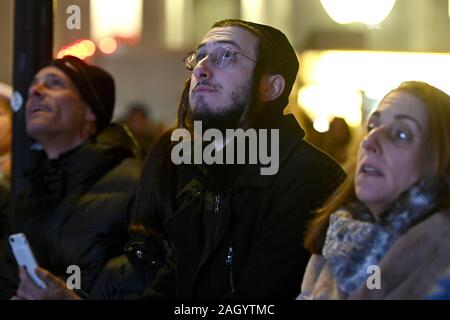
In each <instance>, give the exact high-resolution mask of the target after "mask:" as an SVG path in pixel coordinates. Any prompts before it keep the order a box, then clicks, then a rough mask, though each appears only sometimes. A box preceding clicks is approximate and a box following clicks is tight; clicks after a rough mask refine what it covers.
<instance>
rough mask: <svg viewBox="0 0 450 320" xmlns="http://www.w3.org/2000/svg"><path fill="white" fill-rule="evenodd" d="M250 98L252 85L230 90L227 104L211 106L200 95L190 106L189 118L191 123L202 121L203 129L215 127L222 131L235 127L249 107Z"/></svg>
mask: <svg viewBox="0 0 450 320" xmlns="http://www.w3.org/2000/svg"><path fill="white" fill-rule="evenodd" d="M252 100H253V99H252V85H249V86H247V87H245V88H242V89H241V90H239V92H232V94H231V104H229V105H227V106H218V107H216V108H213V107H212V106H211V105H210V104H209V103H208V102H206V101H205V99H204V97H202V96H200V97H199V98H197V99H196V101H195V107H194V108H192V107H191V108H190V109H191V112H190V115H189V120H190V121H191V123H193V121H202V126H203V129H204V130H206V129H211V128H215V129H219V130H220V131H222V132H224V131H225V129H235V128H237V127H239V124H240V122H241V120H242V118H243V116H244V115H245V114H247V113H248V110H249V109H250V108H251V102H252Z"/></svg>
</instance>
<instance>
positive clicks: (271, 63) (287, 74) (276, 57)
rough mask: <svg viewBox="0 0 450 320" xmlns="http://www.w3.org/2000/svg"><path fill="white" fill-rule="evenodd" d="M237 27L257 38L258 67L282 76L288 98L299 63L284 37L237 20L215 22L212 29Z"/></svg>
mask: <svg viewBox="0 0 450 320" xmlns="http://www.w3.org/2000/svg"><path fill="white" fill-rule="evenodd" d="M226 26H239V27H241V28H244V29H247V30H248V31H250V32H251V33H253V34H255V35H256V36H258V37H259V38H260V39H261V40H262V41H261V43H260V53H259V57H258V65H259V66H260V67H263V68H266V69H268V70H269V71H273V72H275V73H278V74H280V75H282V76H283V78H284V80H285V81H286V85H285V90H284V95H286V96H288V95H289V93H290V92H291V90H292V86H293V84H294V82H295V79H296V77H297V73H298V69H299V62H298V59H297V55H296V53H295V50H294V48H293V47H292V45H291V43H290V42H289V40H288V38H287V37H286V35H285V34H284V33H283V32H281V31H280V30H278V29H276V28H273V27H271V26H268V25H264V24H259V23H255V22H249V21H243V20H238V19H227V20H222V21H219V22H216V23H215V24H214V25H213V28H214V27H226Z"/></svg>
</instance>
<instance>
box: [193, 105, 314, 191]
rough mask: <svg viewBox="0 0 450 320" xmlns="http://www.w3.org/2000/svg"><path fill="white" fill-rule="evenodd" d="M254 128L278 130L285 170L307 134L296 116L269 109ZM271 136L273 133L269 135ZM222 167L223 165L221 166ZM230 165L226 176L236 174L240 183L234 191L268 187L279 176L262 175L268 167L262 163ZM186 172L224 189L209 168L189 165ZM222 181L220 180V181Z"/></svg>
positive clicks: (279, 165) (280, 162) (214, 186)
mask: <svg viewBox="0 0 450 320" xmlns="http://www.w3.org/2000/svg"><path fill="white" fill-rule="evenodd" d="M252 128H254V129H256V130H259V129H269V130H273V129H276V130H278V132H279V159H278V160H279V164H278V168H281V167H282V166H283V164H284V162H286V160H287V158H288V157H289V155H290V154H291V153H292V151H293V150H294V148H295V147H296V146H297V145H298V144H299V143H301V142H302V140H303V137H304V136H305V132H304V131H303V129H302V128H301V127H300V125H299V124H298V122H297V120H296V119H295V117H294V116H293V115H292V114H288V115H283V114H282V113H281V111H280V110H279V109H272V110H271V109H269V110H264V111H262V112H261V114H260V116H259V117H257V118H256V121H255V123H254V126H252ZM268 137H270V131H269V132H268ZM218 166H220V165H218ZM223 166H226V168H224V169H223V170H226V172H227V173H226V175H227V176H231V175H236V182H235V183H234V184H232V186H231V188H238V187H242V186H244V187H247V186H248V187H259V188H265V187H267V186H269V185H270V184H271V183H272V181H273V180H274V179H275V177H276V175H277V174H274V175H262V174H261V169H262V168H264V167H265V165H262V164H259V163H258V164H245V165H236V164H234V165H225V164H224V165H223ZM186 169H187V170H188V171H189V172H190V173H191V174H193V175H194V176H195V177H197V178H198V179H199V180H201V181H203V182H206V183H207V184H208V185H210V186H212V187H213V188H214V189H216V190H220V189H221V188H220V181H218V180H215V179H214V175H213V174H211V171H210V170H208V168H207V166H205V165H187V166H186ZM217 179H219V178H217Z"/></svg>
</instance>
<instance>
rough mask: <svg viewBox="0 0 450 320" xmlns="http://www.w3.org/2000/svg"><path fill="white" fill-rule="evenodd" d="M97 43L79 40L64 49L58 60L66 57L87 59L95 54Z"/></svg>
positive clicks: (57, 56) (59, 52) (61, 50)
mask: <svg viewBox="0 0 450 320" xmlns="http://www.w3.org/2000/svg"><path fill="white" fill-rule="evenodd" d="M95 50H96V49H95V43H94V42H92V41H91V40H86V39H85V40H77V41H75V42H73V43H71V44H69V45H67V46H64V47H62V48H61V49H60V50H59V51H58V54H57V55H56V58H57V59H61V58H62V57H64V56H68V55H71V56H75V57H78V58H80V59H86V58H87V57H90V56H92V55H93V54H94V53H95Z"/></svg>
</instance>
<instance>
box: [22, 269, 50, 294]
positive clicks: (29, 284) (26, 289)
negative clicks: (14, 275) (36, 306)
mask: <svg viewBox="0 0 450 320" xmlns="http://www.w3.org/2000/svg"><path fill="white" fill-rule="evenodd" d="M19 278H20V283H19V287H18V288H17V292H16V296H18V297H20V298H22V299H27V300H35V299H39V298H40V297H42V296H43V294H44V292H43V290H42V289H41V288H39V287H38V286H37V285H36V284H35V283H34V281H33V280H32V279H31V278H30V276H29V275H28V272H27V271H26V270H25V269H24V268H23V267H19Z"/></svg>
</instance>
